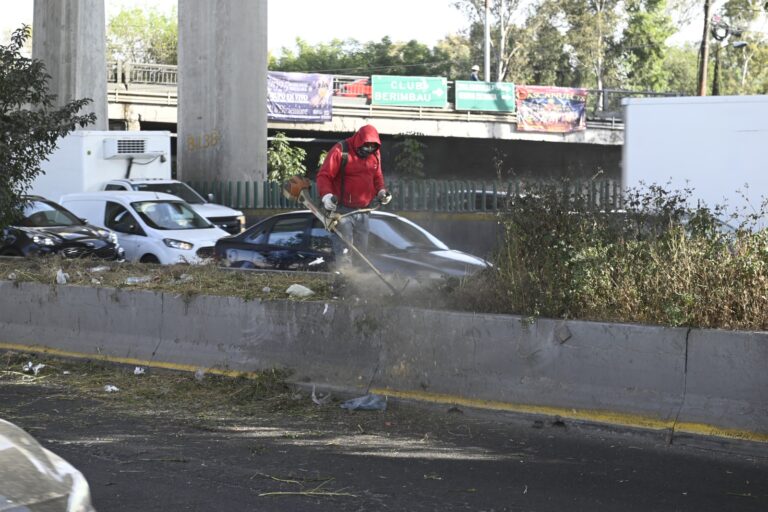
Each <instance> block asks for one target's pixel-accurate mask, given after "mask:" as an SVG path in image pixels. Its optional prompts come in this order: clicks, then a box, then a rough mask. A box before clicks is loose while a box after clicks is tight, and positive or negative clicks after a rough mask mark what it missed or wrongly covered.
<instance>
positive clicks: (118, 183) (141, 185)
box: [104, 178, 245, 235]
mask: <svg viewBox="0 0 768 512" xmlns="http://www.w3.org/2000/svg"><path fill="white" fill-rule="evenodd" d="M104 190H135V191H137V192H163V193H165V194H172V195H174V196H176V197H179V198H181V199H183V200H184V201H186V202H187V204H189V206H191V207H192V209H193V210H195V211H196V212H197V213H199V214H200V215H202V216H203V217H205V218H206V219H208V220H209V221H211V222H212V223H213V224H215V225H216V226H218V227H220V228H221V229H223V230H224V231H226V232H227V233H229V234H230V235H236V234H238V233H240V232H241V231H243V230H244V229H245V215H243V212H241V211H239V210H233V209H232V208H229V207H227V206H223V205H220V204H215V203H211V202H208V201H206V200H205V199H204V198H203V196H201V195H200V194H198V193H197V192H196V191H195V189H193V188H192V187H190V186H189V185H187V184H186V183H182V182H181V181H176V180H170V179H162V178H132V179H130V178H129V179H119V180H110V181H108V182H107V183H106V184H105V185H104Z"/></svg>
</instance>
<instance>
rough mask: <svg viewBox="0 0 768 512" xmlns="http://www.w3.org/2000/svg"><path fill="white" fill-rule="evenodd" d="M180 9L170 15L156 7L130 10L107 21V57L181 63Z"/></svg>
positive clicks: (140, 61) (142, 61) (155, 62)
mask: <svg viewBox="0 0 768 512" xmlns="http://www.w3.org/2000/svg"><path fill="white" fill-rule="evenodd" d="M177 20H178V16H177V15H176V8H175V7H174V10H173V12H172V13H171V14H170V15H169V16H166V15H165V14H162V13H160V12H158V11H157V10H155V9H149V10H144V9H138V8H136V9H130V10H124V11H121V12H120V13H118V14H117V15H116V16H115V17H113V18H112V19H110V20H109V23H108V24H107V60H123V61H128V62H138V63H147V64H177V63H178V35H179V29H178V21H177Z"/></svg>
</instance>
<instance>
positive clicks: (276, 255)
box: [214, 210, 490, 279]
mask: <svg viewBox="0 0 768 512" xmlns="http://www.w3.org/2000/svg"><path fill="white" fill-rule="evenodd" d="M214 254H215V257H216V258H217V259H218V260H219V261H220V262H221V264H222V265H224V266H228V267H239V268H253V269H270V270H302V271H329V270H331V269H333V267H334V263H335V259H334V255H333V249H332V244H331V234H330V233H329V232H328V231H326V230H325V228H324V226H323V224H322V223H321V222H320V221H319V220H318V219H317V218H315V216H314V215H312V213H311V212H310V211H308V210H306V211H295V212H290V213H281V214H278V215H274V216H272V217H269V218H268V219H265V220H263V221H261V222H259V223H257V224H255V225H253V226H251V227H250V228H248V229H247V230H245V231H244V232H242V233H240V234H239V235H235V236H229V237H224V238H221V239H219V240H218V241H217V242H216V247H215V249H214ZM366 256H367V257H368V258H369V259H370V260H371V261H372V262H373V264H374V265H376V267H377V268H378V269H379V270H380V271H381V272H383V273H397V274H398V275H401V276H404V277H413V278H417V279H423V278H427V279H430V278H440V277H444V276H451V277H466V276H469V275H472V274H474V273H475V272H477V271H479V270H482V269H484V268H486V267H488V266H490V263H488V262H487V261H485V260H484V259H482V258H479V257H477V256H473V255H471V254H467V253H465V252H461V251H457V250H453V249H450V248H449V247H448V246H446V245H445V244H444V243H443V242H441V241H440V240H439V239H438V238H436V237H435V236H434V235H432V234H431V233H429V232H428V231H427V230H425V229H424V228H422V227H420V226H418V225H417V224H415V223H413V222H411V221H410V220H408V219H406V218H403V217H400V216H398V215H394V214H391V213H385V212H373V213H371V217H370V237H369V242H368V252H367V254H366Z"/></svg>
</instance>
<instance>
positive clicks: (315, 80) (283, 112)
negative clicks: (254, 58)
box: [267, 71, 333, 123]
mask: <svg viewBox="0 0 768 512" xmlns="http://www.w3.org/2000/svg"><path fill="white" fill-rule="evenodd" d="M332 97H333V75H319V74H308V73H283V72H279V71H270V72H268V73H267V119H269V120H270V121H292V122H296V121H303V122H309V123H324V122H325V121H330V120H331V110H332V102H331V98H332Z"/></svg>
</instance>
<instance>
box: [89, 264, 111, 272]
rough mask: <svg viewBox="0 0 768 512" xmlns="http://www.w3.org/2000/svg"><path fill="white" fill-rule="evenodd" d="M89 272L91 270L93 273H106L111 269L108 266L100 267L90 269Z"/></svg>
mask: <svg viewBox="0 0 768 512" xmlns="http://www.w3.org/2000/svg"><path fill="white" fill-rule="evenodd" d="M88 270H90V271H91V272H106V271H107V270H109V267H108V266H106V265H99V266H98V267H92V268H89V269H88Z"/></svg>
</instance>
